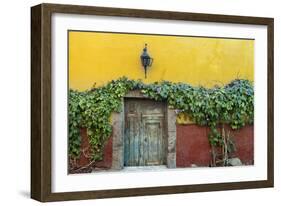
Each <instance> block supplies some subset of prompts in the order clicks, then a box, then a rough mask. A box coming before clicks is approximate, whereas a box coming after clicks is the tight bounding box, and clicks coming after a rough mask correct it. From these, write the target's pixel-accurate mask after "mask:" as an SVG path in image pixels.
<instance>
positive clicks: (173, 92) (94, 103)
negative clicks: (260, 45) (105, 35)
mask: <svg viewBox="0 0 281 206" xmlns="http://www.w3.org/2000/svg"><path fill="white" fill-rule="evenodd" d="M135 89H138V90H140V91H141V92H142V93H143V94H144V95H145V96H146V97H148V98H151V99H154V100H156V101H167V102H168V104H169V106H170V107H172V108H174V109H175V111H176V113H177V114H182V113H183V114H186V115H188V117H189V118H190V119H191V120H192V121H193V122H195V123H196V124H198V125H202V126H208V127H209V128H210V132H209V142H210V144H211V145H213V146H219V145H221V144H222V136H221V133H220V132H219V131H218V129H217V127H218V125H219V124H228V125H230V127H231V128H232V129H239V128H241V127H243V126H244V125H245V124H252V123H253V119H254V89H253V85H252V83H251V82H250V81H249V80H244V79H235V80H233V81H231V82H230V83H229V84H227V85H224V86H221V87H219V86H215V87H214V88H211V89H209V88H204V87H194V86H191V85H189V84H185V83H181V82H179V83H172V82H169V81H161V82H155V83H153V84H144V83H143V82H141V81H140V80H129V79H127V78H126V77H122V78H119V79H117V80H112V81H111V82H109V83H107V84H106V85H104V86H101V87H96V86H95V85H94V86H93V88H92V89H90V90H88V91H85V92H79V91H75V90H72V89H71V90H70V91H69V154H70V157H72V158H76V157H78V156H79V154H80V149H79V148H80V143H81V137H80V128H87V134H88V136H89V140H90V145H91V154H92V157H91V158H92V160H93V161H98V160H101V159H102V150H103V146H104V144H105V142H106V140H107V139H108V137H109V136H110V135H111V132H112V128H111V124H110V116H111V113H112V112H118V111H120V109H121V102H122V98H123V97H124V96H125V95H126V93H127V92H128V91H130V90H135Z"/></svg>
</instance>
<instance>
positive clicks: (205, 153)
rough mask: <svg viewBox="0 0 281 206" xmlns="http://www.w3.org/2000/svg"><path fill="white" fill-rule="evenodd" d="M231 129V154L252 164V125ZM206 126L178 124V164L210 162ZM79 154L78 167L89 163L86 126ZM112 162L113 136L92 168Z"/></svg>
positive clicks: (195, 164) (106, 167) (105, 167)
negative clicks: (232, 142)
mask: <svg viewBox="0 0 281 206" xmlns="http://www.w3.org/2000/svg"><path fill="white" fill-rule="evenodd" d="M226 129H227V130H229V131H230V134H231V136H233V140H234V143H235V146H236V149H237V150H236V152H235V153H233V155H232V157H238V158H239V159H240V160H241V161H242V163H243V164H245V165H252V164H254V127H253V125H247V126H245V127H243V128H242V129H240V130H232V129H230V128H229V127H227V128H226ZM208 131H209V129H208V127H201V126H197V125H195V124H188V125H177V142H176V151H177V154H176V155H177V156H176V159H177V162H176V165H177V167H192V166H199V167H200V166H205V167H206V166H209V165H210V163H211V147H210V145H209V141H208ZM80 132H81V137H82V142H81V154H80V158H79V159H78V161H77V166H78V167H83V166H86V165H88V164H89V163H90V162H91V160H90V158H89V157H90V150H89V148H90V144H89V139H88V137H87V133H86V129H81V131H80ZM111 165H112V137H110V138H109V139H108V141H107V143H106V144H105V147H104V150H103V160H102V161H99V162H96V163H95V164H94V165H93V169H94V170H100V169H110V168H111Z"/></svg>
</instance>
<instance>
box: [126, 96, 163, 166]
mask: <svg viewBox="0 0 281 206" xmlns="http://www.w3.org/2000/svg"><path fill="white" fill-rule="evenodd" d="M164 137H165V103H163V102H156V101H152V100H146V99H137V98H136V99H134V98H129V99H125V148H124V152H125V156H124V164H125V166H148V165H163V164H165V159H166V158H165V156H166V151H165V144H166V143H165V138H164Z"/></svg>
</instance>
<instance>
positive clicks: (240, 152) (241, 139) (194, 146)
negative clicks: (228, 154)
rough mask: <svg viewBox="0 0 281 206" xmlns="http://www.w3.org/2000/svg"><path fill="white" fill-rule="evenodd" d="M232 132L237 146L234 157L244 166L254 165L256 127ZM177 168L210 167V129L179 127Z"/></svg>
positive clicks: (189, 126) (192, 125) (246, 127)
mask: <svg viewBox="0 0 281 206" xmlns="http://www.w3.org/2000/svg"><path fill="white" fill-rule="evenodd" d="M227 129H229V130H230V134H231V136H233V140H234V143H235V146H236V149H237V150H236V152H235V153H233V155H232V157H238V158H239V159H240V160H241V161H242V163H243V164H246V165H251V164H253V163H254V127H253V125H247V126H245V127H243V128H241V129H240V130H232V129H230V128H227ZM176 146H177V148H176V150H177V167H190V166H191V165H192V164H195V165H197V166H209V165H210V162H211V148H210V145H209V141H208V128H207V127H200V126H197V125H194V124H188V125H177V145H176Z"/></svg>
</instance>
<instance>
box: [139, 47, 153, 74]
mask: <svg viewBox="0 0 281 206" xmlns="http://www.w3.org/2000/svg"><path fill="white" fill-rule="evenodd" d="M140 58H141V63H142V66H143V68H144V73H145V78H146V71H147V68H148V67H151V66H152V62H153V58H151V57H150V56H149V55H148V53H147V44H145V46H144V48H143V52H142V54H141V56H140Z"/></svg>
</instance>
